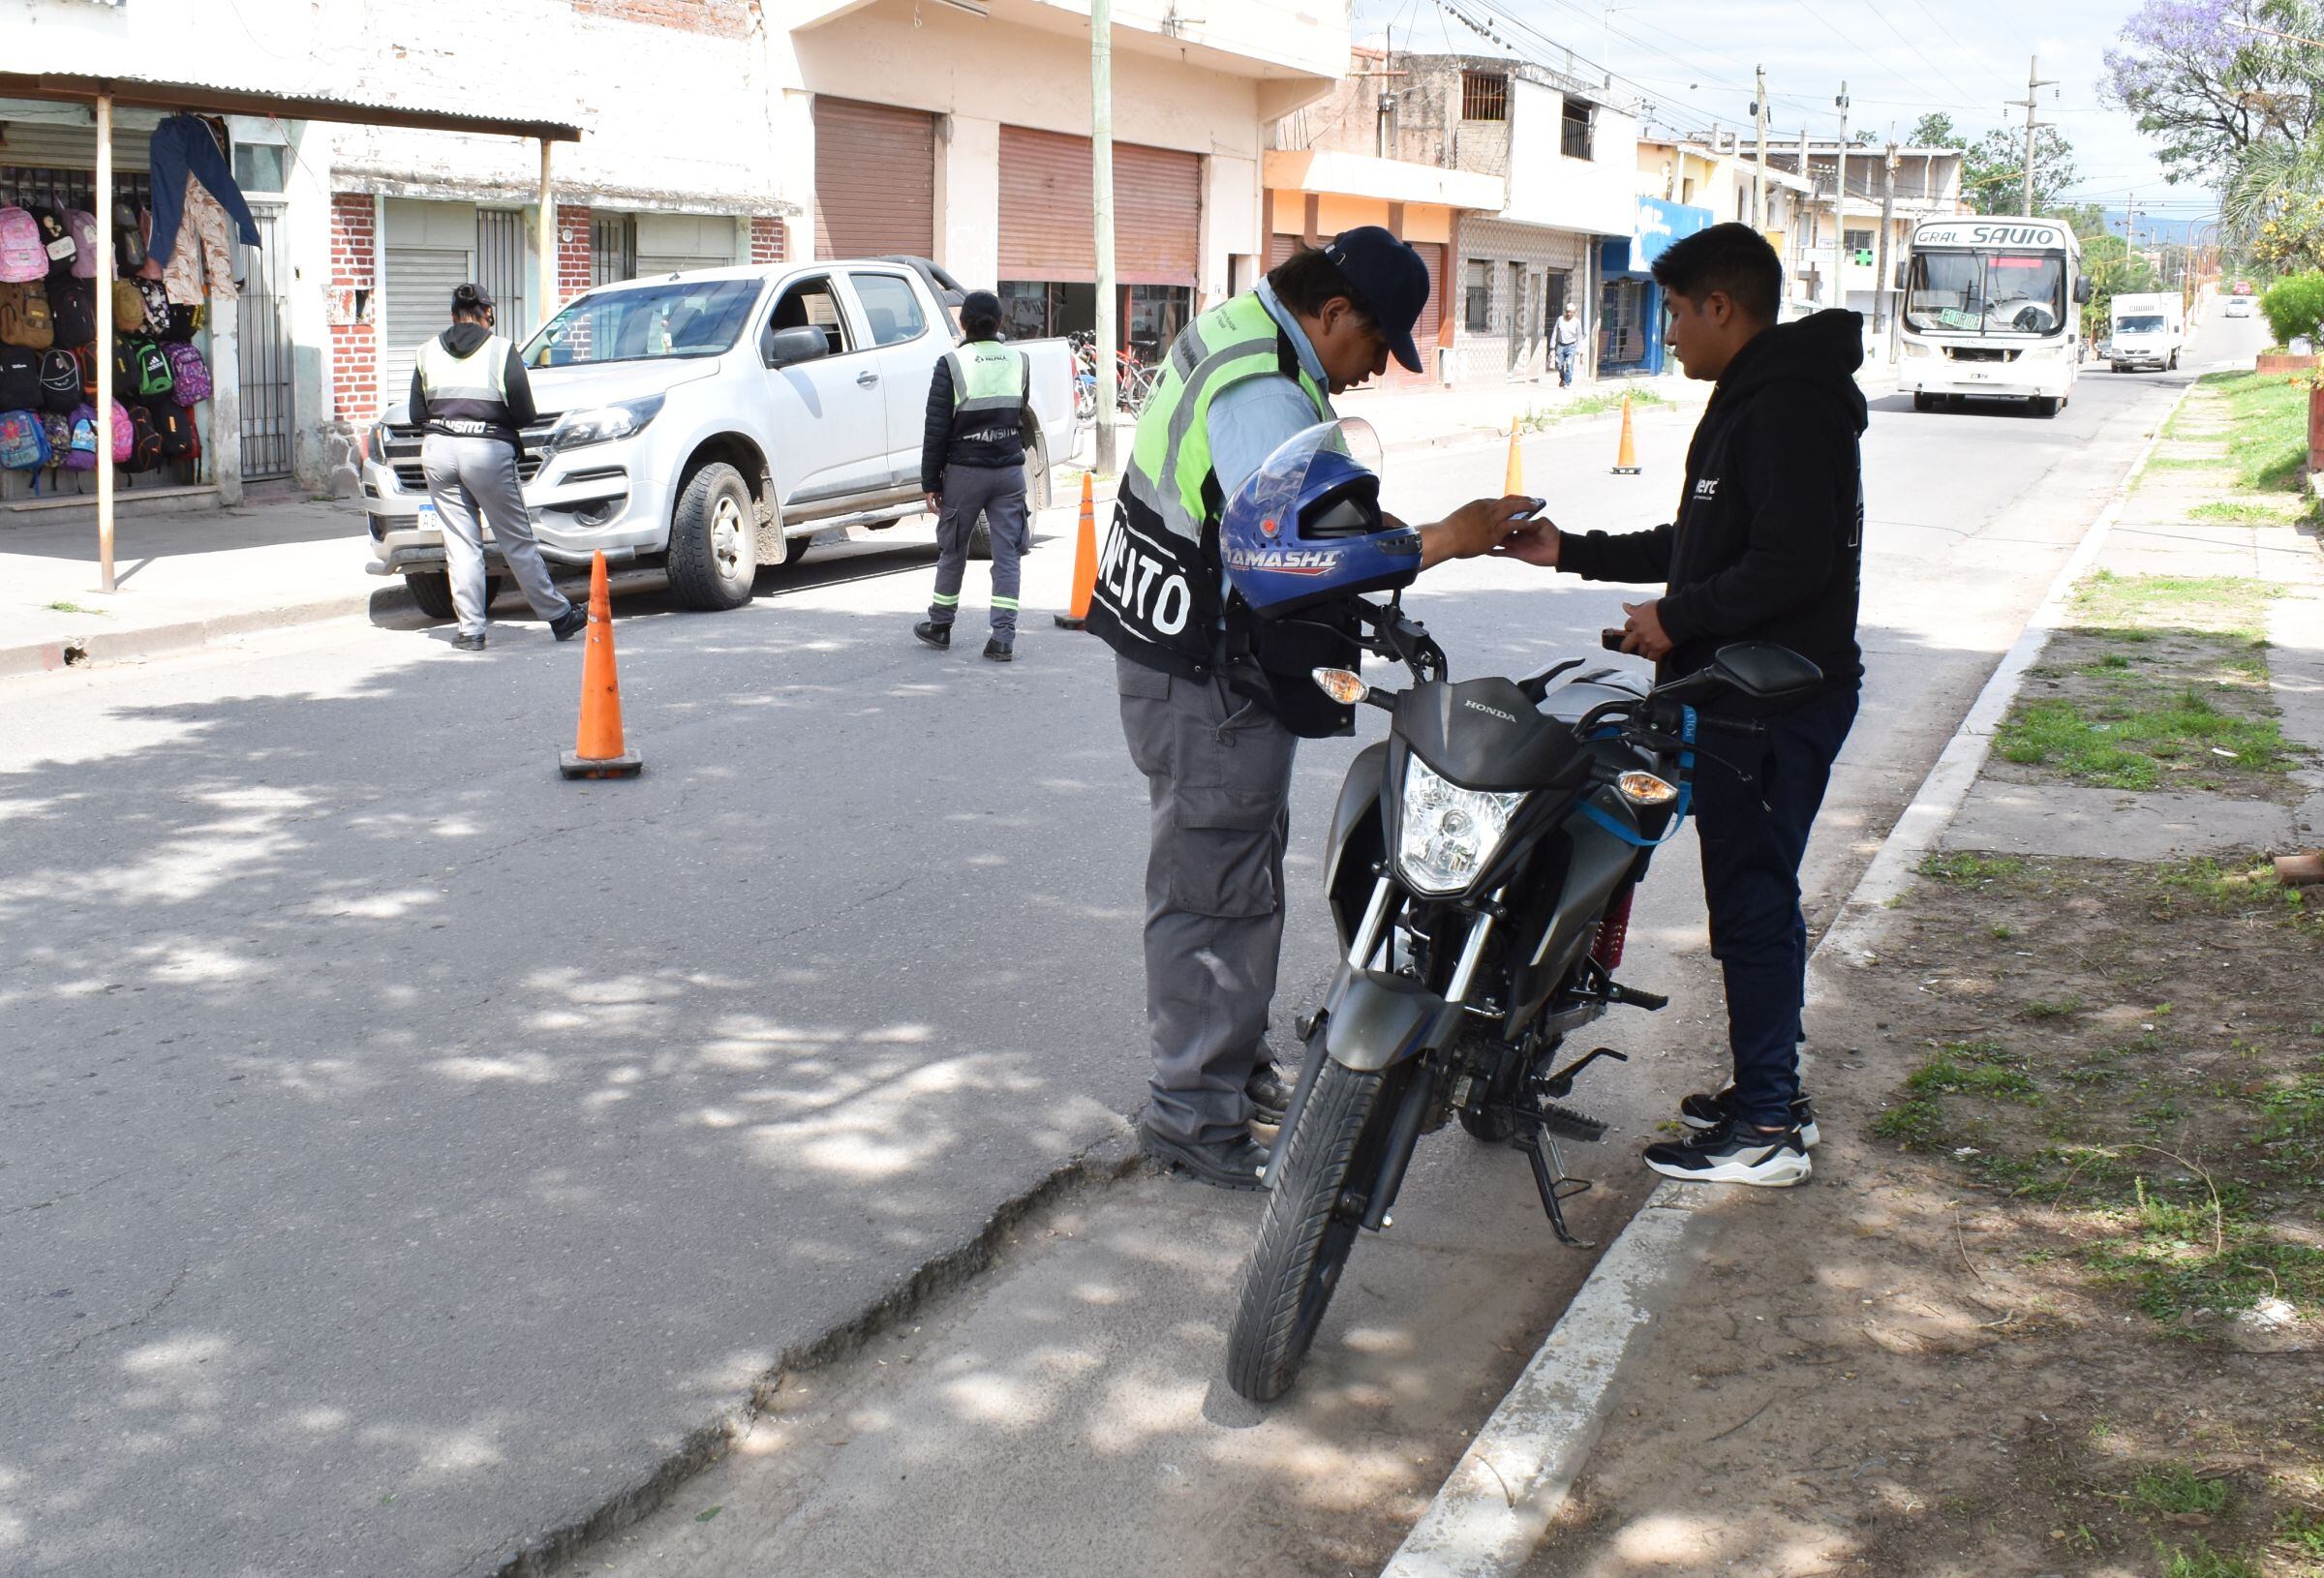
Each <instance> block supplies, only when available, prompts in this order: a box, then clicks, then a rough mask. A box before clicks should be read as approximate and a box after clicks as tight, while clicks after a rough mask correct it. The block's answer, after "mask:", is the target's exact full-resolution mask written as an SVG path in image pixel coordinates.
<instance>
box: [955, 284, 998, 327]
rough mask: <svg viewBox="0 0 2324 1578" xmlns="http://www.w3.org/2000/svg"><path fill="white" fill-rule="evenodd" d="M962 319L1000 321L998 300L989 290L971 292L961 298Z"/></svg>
mask: <svg viewBox="0 0 2324 1578" xmlns="http://www.w3.org/2000/svg"><path fill="white" fill-rule="evenodd" d="M961 316H962V317H963V318H990V319H993V320H994V322H998V321H999V320H1000V298H999V297H998V296H996V295H994V293H993V292H992V291H990V290H971V291H969V292H968V293H967V294H966V295H964V296H963V297H962V298H961Z"/></svg>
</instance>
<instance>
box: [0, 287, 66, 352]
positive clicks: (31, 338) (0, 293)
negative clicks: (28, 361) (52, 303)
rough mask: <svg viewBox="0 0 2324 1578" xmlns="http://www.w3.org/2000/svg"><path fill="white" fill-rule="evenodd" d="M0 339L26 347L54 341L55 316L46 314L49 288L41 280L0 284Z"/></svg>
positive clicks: (43, 347)
mask: <svg viewBox="0 0 2324 1578" xmlns="http://www.w3.org/2000/svg"><path fill="white" fill-rule="evenodd" d="M0 342H4V343H6V344H8V345H12V346H22V347H23V348H24V349H27V350H46V349H48V348H49V347H50V346H52V345H54V344H56V319H53V318H51V317H50V316H49V314H48V290H47V288H46V285H44V284H43V283H42V282H41V281H39V280H32V281H29V282H27V283H25V284H23V285H0Z"/></svg>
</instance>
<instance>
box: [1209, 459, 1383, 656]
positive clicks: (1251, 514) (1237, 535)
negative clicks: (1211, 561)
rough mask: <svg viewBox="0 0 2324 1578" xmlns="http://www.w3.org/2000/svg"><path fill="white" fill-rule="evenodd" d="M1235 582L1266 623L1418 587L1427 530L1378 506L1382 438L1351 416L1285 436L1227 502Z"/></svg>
mask: <svg viewBox="0 0 2324 1578" xmlns="http://www.w3.org/2000/svg"><path fill="white" fill-rule="evenodd" d="M1218 552H1219V558H1220V559H1221V561H1224V563H1225V565H1226V570H1227V581H1228V584H1229V585H1231V586H1232V587H1233V588H1234V589H1235V591H1236V592H1238V593H1240V594H1241V596H1242V600H1243V601H1244V602H1245V603H1247V604H1249V605H1250V608H1251V611H1252V612H1253V613H1254V614H1256V615H1257V616H1258V617H1259V618H1261V619H1263V620H1277V619H1282V618H1283V617H1285V616H1286V615H1289V614H1295V613H1298V612H1299V611H1300V609H1303V608H1312V607H1314V606H1315V605H1316V604H1318V603H1324V602H1330V601H1331V600H1333V599H1335V598H1342V597H1354V596H1359V595H1361V594H1362V593H1364V592H1390V591H1393V590H1395V589H1397V588H1399V587H1407V586H1410V585H1411V584H1412V583H1413V582H1414V581H1415V580H1417V579H1418V578H1419V576H1420V573H1421V534H1420V533H1419V532H1418V531H1414V530H1413V529H1412V528H1411V527H1408V526H1391V525H1389V524H1388V523H1387V521H1386V520H1385V519H1384V518H1383V517H1382V516H1381V513H1380V440H1379V437H1378V435H1376V434H1375V433H1373V431H1372V427H1371V424H1370V423H1368V422H1364V421H1360V420H1358V419H1356V418H1353V417H1349V418H1345V419H1342V420H1340V421H1336V422H1318V423H1317V424H1316V425H1315V426H1313V427H1311V428H1307V429H1305V430H1304V431H1302V432H1300V433H1298V434H1296V435H1294V436H1293V437H1292V438H1290V439H1288V440H1284V442H1283V443H1282V445H1281V446H1280V447H1278V448H1277V449H1276V450H1275V452H1274V453H1273V454H1271V455H1269V456H1268V457H1267V460H1266V462H1265V463H1264V464H1263V465H1261V466H1260V468H1259V470H1256V471H1253V472H1252V473H1251V475H1250V476H1249V478H1248V479H1246V480H1245V481H1244V482H1243V484H1242V486H1241V487H1239V488H1237V489H1236V490H1235V496H1234V497H1233V498H1232V499H1230V500H1228V501H1227V508H1226V513H1225V515H1224V517H1223V518H1222V519H1221V520H1220V522H1219V529H1218Z"/></svg>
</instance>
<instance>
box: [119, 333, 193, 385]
mask: <svg viewBox="0 0 2324 1578" xmlns="http://www.w3.org/2000/svg"><path fill="white" fill-rule="evenodd" d="M113 346H114V350H113V381H114V383H115V385H116V386H117V387H118V388H119V391H120V393H121V395H122V396H123V397H124V398H125V399H130V400H155V399H159V398H160V397H161V396H163V395H166V394H168V393H169V392H170V391H171V390H172V389H174V388H175V387H176V384H177V379H176V378H175V377H174V376H173V375H172V374H171V373H170V371H169V358H168V357H167V356H165V355H163V354H162V348H161V347H160V346H159V345H157V344H155V343H154V342H153V341H151V340H148V339H146V338H145V337H144V336H143V335H141V334H124V335H121V336H119V337H118V338H116V339H115V340H114V341H113Z"/></svg>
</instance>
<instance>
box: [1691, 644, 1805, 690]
mask: <svg viewBox="0 0 2324 1578" xmlns="http://www.w3.org/2000/svg"><path fill="white" fill-rule="evenodd" d="M1710 672H1711V673H1712V674H1713V675H1714V676H1716V677H1717V678H1718V679H1719V680H1720V681H1721V682H1722V683H1726V684H1728V685H1732V686H1733V687H1734V688H1735V689H1737V690H1740V691H1742V692H1743V694H1745V695H1746V696H1751V697H1754V698H1756V699H1758V700H1761V701H1772V700H1775V699H1777V698H1779V697H1783V696H1792V695H1797V694H1798V693H1799V692H1800V691H1802V690H1807V689H1810V688H1812V687H1814V686H1816V685H1819V684H1821V683H1823V670H1821V669H1819V668H1818V667H1817V666H1816V665H1815V664H1813V663H1811V662H1809V661H1808V660H1807V659H1806V658H1804V657H1802V656H1800V655H1799V653H1797V652H1793V651H1791V649H1790V648H1789V647H1779V646H1777V645H1776V644H1775V643H1774V642H1772V641H1738V642H1735V643H1733V644H1731V645H1729V646H1726V647H1722V648H1720V649H1719V651H1718V652H1717V654H1716V655H1715V656H1713V657H1712V659H1711V668H1710Z"/></svg>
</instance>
